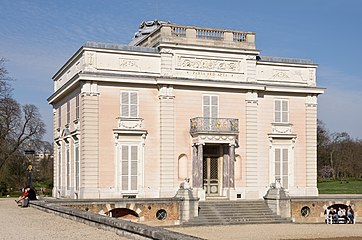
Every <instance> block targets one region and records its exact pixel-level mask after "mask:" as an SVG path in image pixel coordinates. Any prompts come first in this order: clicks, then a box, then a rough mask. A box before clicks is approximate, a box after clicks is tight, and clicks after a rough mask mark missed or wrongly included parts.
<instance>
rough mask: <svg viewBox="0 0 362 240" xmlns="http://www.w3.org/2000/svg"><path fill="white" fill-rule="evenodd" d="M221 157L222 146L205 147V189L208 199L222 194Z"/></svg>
mask: <svg viewBox="0 0 362 240" xmlns="http://www.w3.org/2000/svg"><path fill="white" fill-rule="evenodd" d="M221 156H222V155H221V146H219V145H205V147H204V157H203V187H204V190H205V194H206V196H208V197H217V196H220V194H221V193H222V191H221V186H222V157H221Z"/></svg>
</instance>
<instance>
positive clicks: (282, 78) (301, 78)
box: [257, 65, 314, 86]
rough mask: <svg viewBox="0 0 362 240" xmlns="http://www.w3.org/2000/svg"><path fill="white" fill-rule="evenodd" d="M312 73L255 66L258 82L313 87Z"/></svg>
mask: <svg viewBox="0 0 362 240" xmlns="http://www.w3.org/2000/svg"><path fill="white" fill-rule="evenodd" d="M313 73H314V72H311V71H310V70H309V69H305V68H299V67H275V66H265V65H264V66H260V65H259V66H257V79H258V81H266V82H273V83H277V82H281V83H292V84H304V85H306V84H307V85H309V86H311V85H313V81H314V78H313V76H312V75H313Z"/></svg>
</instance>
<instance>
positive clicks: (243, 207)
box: [183, 200, 291, 226]
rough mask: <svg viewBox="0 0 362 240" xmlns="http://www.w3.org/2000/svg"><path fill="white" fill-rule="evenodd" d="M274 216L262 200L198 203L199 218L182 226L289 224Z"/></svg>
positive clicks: (287, 220)
mask: <svg viewBox="0 0 362 240" xmlns="http://www.w3.org/2000/svg"><path fill="white" fill-rule="evenodd" d="M290 222H291V220H290V219H286V218H281V217H280V216H277V215H276V214H274V213H273V212H272V211H271V209H270V208H269V207H268V206H267V205H266V203H265V202H264V201H263V200H256V201H247V200H241V201H225V200H222V201H203V202H199V216H198V217H196V218H193V219H190V221H188V222H186V223H183V226H201V225H204V226H206V225H228V224H261V223H264V224H267V223H290Z"/></svg>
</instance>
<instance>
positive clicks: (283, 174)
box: [274, 148, 289, 188]
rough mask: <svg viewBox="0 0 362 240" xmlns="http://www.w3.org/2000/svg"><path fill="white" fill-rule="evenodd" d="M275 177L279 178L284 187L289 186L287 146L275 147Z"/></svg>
mask: <svg viewBox="0 0 362 240" xmlns="http://www.w3.org/2000/svg"><path fill="white" fill-rule="evenodd" d="M274 161H275V165H274V166H275V174H274V176H275V179H280V183H281V185H282V186H283V187H284V188H288V186H289V177H288V176H289V151H288V148H275V153H274Z"/></svg>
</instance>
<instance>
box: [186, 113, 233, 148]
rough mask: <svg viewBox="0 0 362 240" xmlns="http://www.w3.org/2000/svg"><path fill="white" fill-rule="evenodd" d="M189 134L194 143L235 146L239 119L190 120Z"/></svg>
mask: <svg viewBox="0 0 362 240" xmlns="http://www.w3.org/2000/svg"><path fill="white" fill-rule="evenodd" d="M190 134H191V136H192V137H193V142H194V143H227V144H237V141H238V140H237V139H238V135H239V119H235V118H204V117H195V118H191V119H190Z"/></svg>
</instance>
